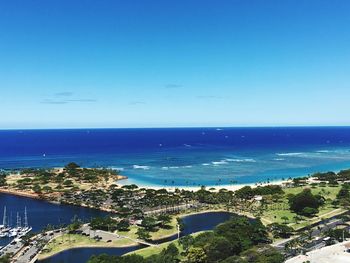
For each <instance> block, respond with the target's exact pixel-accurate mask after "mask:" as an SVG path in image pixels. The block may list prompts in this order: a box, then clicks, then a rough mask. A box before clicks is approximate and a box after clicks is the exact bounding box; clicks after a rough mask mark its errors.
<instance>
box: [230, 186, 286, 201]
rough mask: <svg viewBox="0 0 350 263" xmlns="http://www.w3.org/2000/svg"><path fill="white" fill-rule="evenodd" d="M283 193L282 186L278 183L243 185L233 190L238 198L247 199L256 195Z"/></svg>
mask: <svg viewBox="0 0 350 263" xmlns="http://www.w3.org/2000/svg"><path fill="white" fill-rule="evenodd" d="M283 193H284V192H283V190H282V187H281V186H279V185H266V186H258V187H255V188H252V187H250V186H244V187H242V188H241V189H239V190H237V191H236V192H235V196H236V197H237V198H240V199H245V200H249V199H252V198H253V197H254V196H257V195H279V194H283Z"/></svg>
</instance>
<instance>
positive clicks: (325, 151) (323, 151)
mask: <svg viewBox="0 0 350 263" xmlns="http://www.w3.org/2000/svg"><path fill="white" fill-rule="evenodd" d="M316 152H317V153H330V152H331V151H328V150H319V151H316Z"/></svg>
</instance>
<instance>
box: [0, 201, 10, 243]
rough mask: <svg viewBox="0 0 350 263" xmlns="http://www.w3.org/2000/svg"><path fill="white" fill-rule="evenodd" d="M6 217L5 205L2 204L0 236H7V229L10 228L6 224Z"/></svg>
mask: <svg viewBox="0 0 350 263" xmlns="http://www.w3.org/2000/svg"><path fill="white" fill-rule="evenodd" d="M7 221H8V219H7V215H6V206H4V215H3V218H2V225H0V237H7V236H8V231H9V230H10V229H11V228H10V227H9V226H8V222H7Z"/></svg>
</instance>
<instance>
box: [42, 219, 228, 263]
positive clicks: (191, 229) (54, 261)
mask: <svg viewBox="0 0 350 263" xmlns="http://www.w3.org/2000/svg"><path fill="white" fill-rule="evenodd" d="M231 215H232V214H231V213H228V212H208V213H202V214H195V215H189V216H186V217H184V218H183V222H184V225H185V229H184V230H183V231H182V232H181V236H184V235H188V234H192V233H195V232H199V231H205V230H211V229H213V228H214V227H215V226H217V225H218V224H220V223H222V222H225V221H227V220H228V219H230V217H231ZM176 238H177V235H174V236H172V237H169V238H165V239H162V240H159V241H158V243H163V242H167V241H171V240H175V239H176ZM140 248H142V246H134V247H127V248H74V249H71V250H66V251H63V252H61V253H59V254H57V255H55V256H53V257H51V258H48V259H45V260H41V261H39V262H40V263H69V262H74V263H85V262H86V261H87V260H88V259H89V258H90V257H91V256H92V255H98V254H102V253H106V254H108V255H118V256H121V255H123V254H126V253H128V252H131V251H134V250H137V249H140Z"/></svg>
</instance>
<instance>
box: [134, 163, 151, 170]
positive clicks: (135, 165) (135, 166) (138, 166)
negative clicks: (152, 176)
mask: <svg viewBox="0 0 350 263" xmlns="http://www.w3.org/2000/svg"><path fill="white" fill-rule="evenodd" d="M132 168H134V169H142V170H149V169H150V167H149V166H147V165H137V164H134V165H133V166H132Z"/></svg>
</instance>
